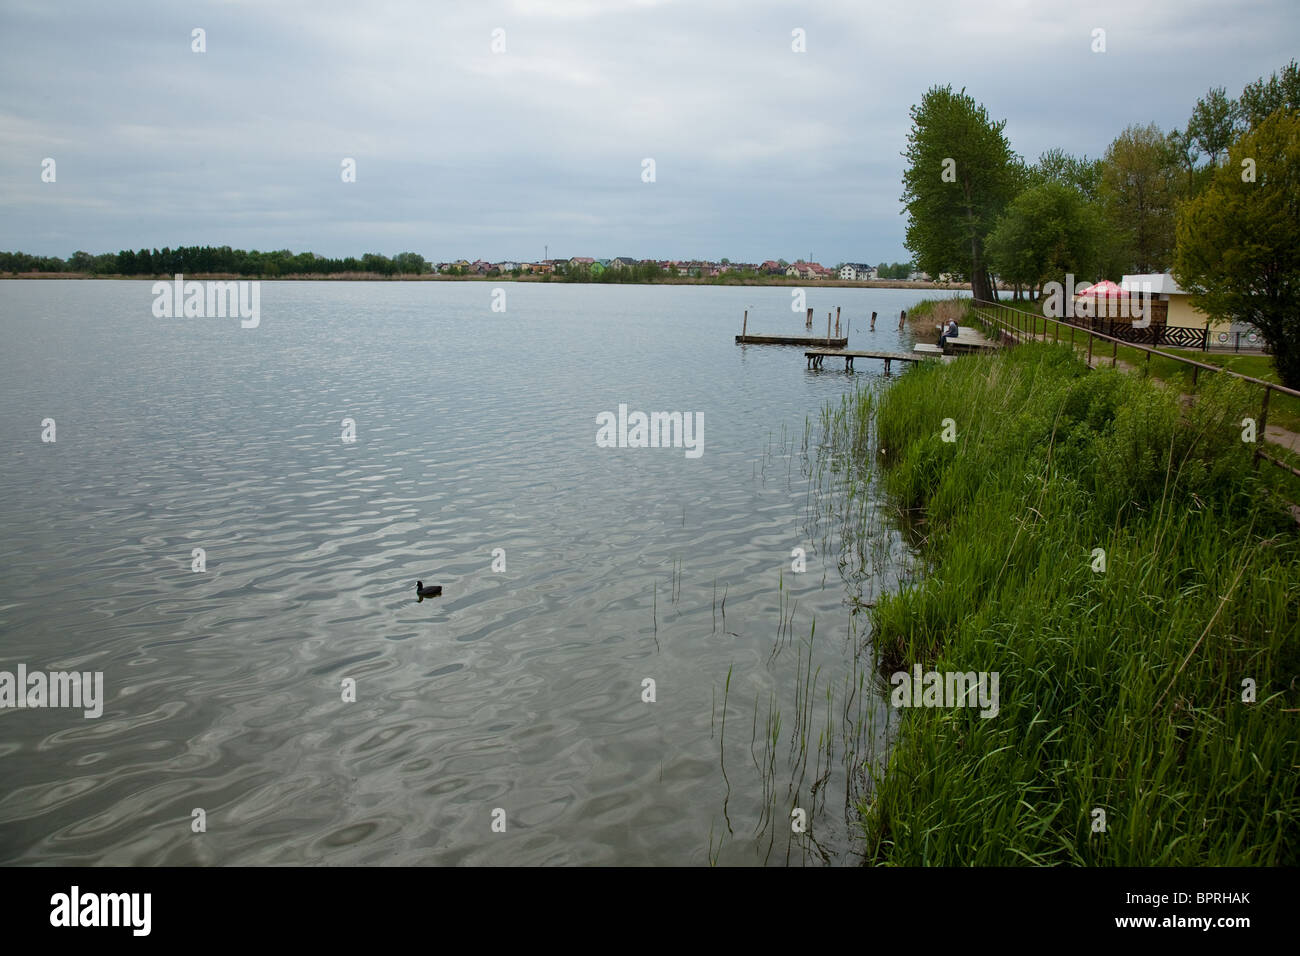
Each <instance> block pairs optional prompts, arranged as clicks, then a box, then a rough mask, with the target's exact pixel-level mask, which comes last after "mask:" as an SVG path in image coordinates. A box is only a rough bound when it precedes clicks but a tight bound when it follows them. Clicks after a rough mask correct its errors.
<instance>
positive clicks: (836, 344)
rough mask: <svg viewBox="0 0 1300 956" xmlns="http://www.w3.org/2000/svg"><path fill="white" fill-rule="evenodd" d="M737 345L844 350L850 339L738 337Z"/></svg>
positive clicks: (788, 336) (811, 336)
mask: <svg viewBox="0 0 1300 956" xmlns="http://www.w3.org/2000/svg"><path fill="white" fill-rule="evenodd" d="M736 344H737V345H802V346H804V347H809V346H818V345H820V346H821V347H822V348H827V349H842V348H844V346H846V345H848V344H849V337H848V336H847V335H846V336H844V338H842V339H834V338H831V339H828V338H826V336H824V335H737V336H736Z"/></svg>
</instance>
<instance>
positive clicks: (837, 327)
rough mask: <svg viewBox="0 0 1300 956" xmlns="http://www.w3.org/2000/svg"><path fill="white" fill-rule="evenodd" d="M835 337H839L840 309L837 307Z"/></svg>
mask: <svg viewBox="0 0 1300 956" xmlns="http://www.w3.org/2000/svg"><path fill="white" fill-rule="evenodd" d="M835 337H836V338H837V339H838V338H839V337H840V307H839V306H838V305H837V306H836V307H835Z"/></svg>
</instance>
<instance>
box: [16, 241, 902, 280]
mask: <svg viewBox="0 0 1300 956" xmlns="http://www.w3.org/2000/svg"><path fill="white" fill-rule="evenodd" d="M721 261H722V262H723V263H724V264H729V262H730V260H728V259H723V260H721ZM777 263H778V265H781V266H788V265H789V264H790V263H788V262H787V261H786V260H784V259H780V260H777ZM876 269H877V274H878V277H879V278H881V279H906V278H907V277H908V276H909V275H911V274H912V271H913V267H912V263H910V262H895V263H892V264H891V263H887V262H882V263H880V265H879V266H877V267H876ZM433 270H434V266H433V264H432V263H430V262H427V261H426V260H425V258H424V257H423V256H421V255H419V254H418V253H415V252H402V253H398V254H397V255H395V256H393V257H392V258H389V257H388V256H385V255H381V254H379V253H375V252H368V253H366V254H365V255H364V256H362V257H361V258H359V259H358V258H356V257H354V256H348V257H346V258H341V259H339V258H329V257H327V256H321V255H317V254H316V253H314V252H299V253H296V254H295V253H294V252H292V251H290V250H288V249H281V250H279V251H278V252H258V251H257V250H256V249H254V250H252V251H246V250H244V249H232V248H231V247H230V246H178V247H177V248H175V249H171V248H164V249H140V250H138V251H133V250H130V249H123V250H122V251H121V252H116V253H113V252H109V253H104V254H103V255H98V256H96V255H91V254H90V253H88V252H81V251H78V252H74V253H73V254H72V255H71V256H69V257H68V258H67V259H61V258H59V257H58V256H34V255H31V254H30V253H26V252H0V273H5V272H7V273H13V274H18V273H31V272H50V273H58V272H68V273H75V274H78V275H92V276H171V275H175V274H176V273H178V272H179V273H189V274H192V275H204V274H219V275H241V276H250V277H257V278H274V277H276V276H313V275H316V276H331V275H349V274H352V275H355V274H360V273H365V274H371V275H382V276H408V275H429V274H431V273H432V272H433ZM525 272H526V270H525V269H523V268H516V269H512V270H505V271H503V270H500V269H497V268H493V269H490V270H488V271H487V272H486V273H485V274H486V275H487V276H489V277H492V278H495V277H497V276H502V275H508V276H515V277H519V276H522V275H524V274H525ZM442 274H443V275H450V276H466V275H476V274H477V273H475V272H473V271H471V270H470V269H468V268H467V267H464V266H459V265H450V266H448V267H447V268H445V269H444V270H443V273H442ZM677 275H678V273H677V271H676V270H675V269H671V268H665V267H664V266H662V265H660V264H659V263H658V262H638V263H636V264H634V265H631V266H628V267H627V268H622V269H610V268H607V269H603V270H597V271H593V270H592V269H591V267H590V266H587V265H584V264H581V263H577V264H573V265H570V264H568V263H563V262H562V263H559V264H557V265H556V267H555V272H554V277H555V278H556V279H557V280H558V281H565V282H658V281H663V280H665V279H670V278H675V277H677ZM688 275H691V276H694V277H696V278H700V277H701V276H700V270H699V269H695V270H693V271H690V272H689V273H688ZM704 278H708V277H707V276H705V277H704ZM716 278H719V279H722V281H726V282H738V281H739V282H743V281H746V280H761V279H766V278H768V276H767V275H766V274H765V273H762V272H758V271H756V270H752V269H750V270H745V269H732V270H730V271H728V272H727V273H726V274H725V278H724V277H721V276H720V277H716Z"/></svg>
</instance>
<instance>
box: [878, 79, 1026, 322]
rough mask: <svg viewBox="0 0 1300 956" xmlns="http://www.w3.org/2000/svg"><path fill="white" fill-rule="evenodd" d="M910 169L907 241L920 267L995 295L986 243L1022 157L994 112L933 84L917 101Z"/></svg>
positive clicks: (980, 295)
mask: <svg viewBox="0 0 1300 956" xmlns="http://www.w3.org/2000/svg"><path fill="white" fill-rule="evenodd" d="M911 113H912V131H911V133H909V134H908V139H907V143H908V145H907V150H906V151H905V152H904V153H903V156H904V157H905V158H906V159H907V161H908V166H907V169H906V170H904V172H903V187H904V188H903V203H904V204H905V205H906V207H907V213H908V223H907V239H906V245H907V248H908V250H910V251H911V252H912V253H913V254H914V256H915V260H916V266H917V268H918V269H920V270H922V271H924V272H928V273H930V275H940V274H942V273H945V272H952V273H956V274H958V275H961V276H966V277H969V279H970V282H971V291H972V293H973V294H974V296H975V298H977V299H991V298H993V284H992V280H991V279H990V277H989V272H988V264H987V262H986V261H985V255H984V240H985V237H986V236H987V235H988V233H989V231H990V230H991V229H992V228H993V223H994V222H995V220H996V219H997V217H998V216H999V215H1000V214H1001V213H1002V211H1003V210H1004V209H1005V208H1006V206H1007V203H1009V202H1010V201H1011V199H1012V198H1013V197H1014V196H1015V193H1016V191H1017V187H1018V185H1021V184H1022V183H1019V182H1018V179H1019V175H1018V169H1017V166H1016V163H1017V162H1018V160H1019V157H1017V156H1016V155H1015V154H1014V153H1012V151H1011V147H1010V145H1009V144H1008V143H1007V140H1006V137H1005V136H1004V135H1003V132H1002V131H1003V129H1004V128H1005V127H1006V120H1002V121H1001V122H997V123H995V122H993V121H991V120H990V119H989V116H988V111H987V110H986V109H985V108H984V107H983V106H981V105H979V104H978V103H976V102H975V100H973V99H972V98H971V97H969V96H967V95H966V91H965V89H963V90H962V91H961V92H960V93H954V92H953V91H952V87H951V86H944V87H939V86H935V87H931V88H930V89H929V90H928V91H927V92H926V94H925V96H924V97H922V99H921V103H920V105H919V106H913V107H912V110H911Z"/></svg>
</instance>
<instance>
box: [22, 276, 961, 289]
mask: <svg viewBox="0 0 1300 956" xmlns="http://www.w3.org/2000/svg"><path fill="white" fill-rule="evenodd" d="M184 275H185V277H186V278H187V279H193V280H194V281H196V282H204V281H219V282H234V281H244V282H251V281H256V282H535V283H541V284H544V285H608V286H617V285H703V286H778V287H779V286H785V287H792V288H809V287H816V288H839V289H913V290H920V291H940V292H944V291H947V292H967V293H969V292H970V291H971V288H970V283H965V284H963V283H959V282H920V281H918V282H909V281H907V280H906V279H868V280H865V281H861V282H859V281H856V280H849V279H797V278H795V277H793V276H772V277H770V278H764V279H737V280H735V281H726V280H718V279H700V278H696V277H694V276H675V277H673V278H666V279H649V280H644V281H628V282H600V281H581V282H578V281H573V280H569V279H555V278H551V277H548V276H444V275H409V276H384V275H379V274H378V273H340V274H336V275H287V276H247V275H239V274H237V273H233V272H194V273H184ZM4 279H25V280H39V279H76V280H87V281H96V280H105V281H113V282H116V281H122V282H171V281H172V280H173V279H175V276H170V275H152V276H125V275H91V274H90V273H88V272H17V273H8V274H4V273H0V280H4Z"/></svg>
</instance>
